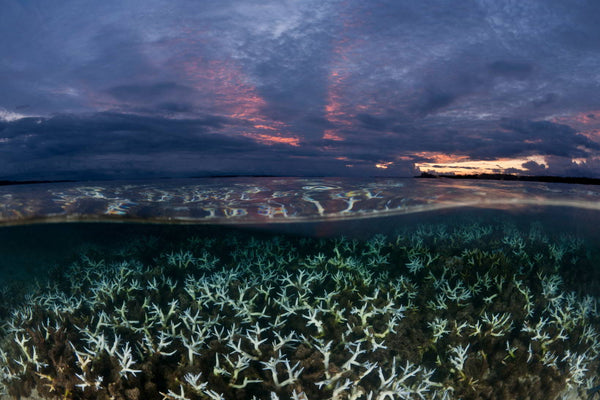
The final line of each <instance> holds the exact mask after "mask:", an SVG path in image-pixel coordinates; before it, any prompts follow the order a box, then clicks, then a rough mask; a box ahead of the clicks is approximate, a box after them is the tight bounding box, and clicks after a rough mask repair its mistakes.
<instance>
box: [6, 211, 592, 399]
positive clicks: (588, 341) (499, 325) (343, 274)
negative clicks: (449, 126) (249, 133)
mask: <svg viewBox="0 0 600 400" xmlns="http://www.w3.org/2000/svg"><path fill="white" fill-rule="evenodd" d="M597 223H598V214H597V212H596V211H593V210H589V209H585V208H576V207H548V206H546V207H544V206H537V207H532V206H530V207H520V208H518V209H509V210H486V209H480V208H466V207H462V208H454V209H446V210H438V211H428V212H424V213H410V214H406V215H397V216H393V217H384V218H360V219H345V220H341V219H340V220H331V221H317V222H310V221H306V222H300V223H291V224H268V223H267V224H252V225H247V224H246V225H227V226H223V225H209V224H204V225H197V224H191V225H166V224H134V223H125V222H122V223H82V222H74V223H56V224H50V223H44V224H30V225H17V226H5V227H2V228H0V252H1V254H2V258H1V259H0V276H1V278H0V285H1V290H0V320H1V323H0V332H1V334H0V338H1V339H0V389H1V390H2V392H3V393H4V396H5V397H7V398H16V397H19V396H37V397H42V398H72V399H92V398H94V399H96V398H98V399H109V398H115V399H163V398H164V399H190V400H192V399H221V398H222V399H252V398H256V399H276V398H279V399H288V398H291V399H526V398H530V399H536V398H544V399H555V398H564V399H567V398H569V399H576V398H581V399H585V398H588V396H594V395H595V396H600V395H598V394H596V393H595V392H594V390H595V388H596V386H597V385H599V384H600V379H598V368H599V362H598V354H599V352H600V345H599V341H598V332H600V318H599V317H600V314H599V313H600V311H599V309H598V301H599V299H600V263H599V260H600V254H599V253H600V246H599V245H598V244H599V243H600V242H599V241H598V233H597V229H596V227H597V226H598V224H597ZM592 398H593V397H592Z"/></svg>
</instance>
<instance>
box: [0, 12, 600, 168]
mask: <svg viewBox="0 0 600 400" xmlns="http://www.w3.org/2000/svg"><path fill="white" fill-rule="evenodd" d="M598 15H600V2H598V1H596V0H590V1H581V0H574V1H553V0H527V1H516V0H515V1H513V0H510V1H509V0H506V1H503V0H480V1H469V0H465V1H458V2H451V1H447V0H438V1H436V0H431V1H403V0H390V1H383V0H370V1H364V0H347V1H337V0H272V1H271V0H260V1H251V0H248V1H243V0H239V1H230V0H219V1H203V0H196V1H192V0H169V1H155V0H143V1H142V0H140V1H136V0H118V1H114V0H104V1H97V0H94V1H88V0H61V1H48V0H1V1H0V179H10V180H31V179H36V180H37V179H121V178H123V179H124V178H126V179H129V178H158V177H190V176H205V175H237V174H242V175H301V176H310V175H312V176H413V175H415V174H419V173H420V172H438V173H455V174H465V173H480V172H492V173H519V174H527V175H561V176H587V177H600V40H599V39H598V38H600V24H598V23H597V19H598Z"/></svg>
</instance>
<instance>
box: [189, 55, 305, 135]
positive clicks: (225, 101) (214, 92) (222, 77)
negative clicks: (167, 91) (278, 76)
mask: <svg viewBox="0 0 600 400" xmlns="http://www.w3.org/2000/svg"><path fill="white" fill-rule="evenodd" d="M178 65H180V67H179V68H180V69H181V70H182V73H183V75H184V77H185V79H186V80H187V82H188V84H189V85H190V86H192V87H194V88H195V89H196V90H197V91H198V92H199V93H201V94H202V99H199V102H200V103H201V104H202V106H204V107H205V108H206V109H207V110H208V111H209V112H211V113H213V114H217V115H222V116H225V117H228V118H231V119H234V120H239V121H238V122H239V123H240V126H241V128H240V130H239V133H240V134H241V135H243V136H246V137H249V138H251V139H253V140H256V141H257V142H259V143H262V144H274V143H283V144H288V145H290V146H298V145H299V143H300V141H299V139H298V138H297V137H293V136H291V135H289V134H288V130H289V127H288V125H287V124H285V123H284V122H282V121H278V120H274V119H272V118H270V117H267V116H266V115H265V114H264V112H263V110H265V109H266V108H267V106H268V104H267V102H266V100H265V99H264V98H263V97H262V96H261V95H260V93H259V92H258V90H257V88H256V87H255V86H254V85H253V84H252V83H251V81H250V79H249V78H248V76H247V75H246V74H245V72H244V71H243V70H242V68H241V67H240V66H239V65H238V64H237V63H236V62H235V61H233V60H227V59H224V60H205V59H203V58H202V57H198V56H196V55H194V57H193V58H188V59H185V60H183V61H182V62H180V63H178Z"/></svg>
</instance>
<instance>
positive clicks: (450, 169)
mask: <svg viewBox="0 0 600 400" xmlns="http://www.w3.org/2000/svg"><path fill="white" fill-rule="evenodd" d="M447 157H449V158H452V157H454V156H453V155H451V154H448V155H447ZM440 158H442V157H440ZM530 161H534V162H536V163H537V164H540V165H545V166H547V163H546V159H545V158H544V156H540V155H535V156H529V157H525V158H498V159H495V160H469V159H468V158H466V159H465V157H464V156H456V159H455V160H454V161H446V162H432V163H415V167H416V168H418V169H419V170H420V171H423V172H433V173H438V174H448V173H451V174H457V175H460V174H485V173H505V171H508V170H512V169H516V170H521V171H523V172H526V169H524V168H523V164H525V163H527V162H530Z"/></svg>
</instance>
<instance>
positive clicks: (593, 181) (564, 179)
mask: <svg viewBox="0 0 600 400" xmlns="http://www.w3.org/2000/svg"><path fill="white" fill-rule="evenodd" d="M415 178H449V179H485V180H495V181H528V182H552V183H577V184H581V185H600V179H598V178H581V177H573V176H536V175H511V174H470V175H436V174H431V173H428V172H423V173H421V175H419V176H415Z"/></svg>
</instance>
